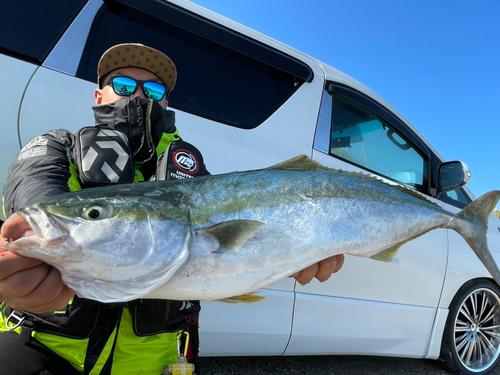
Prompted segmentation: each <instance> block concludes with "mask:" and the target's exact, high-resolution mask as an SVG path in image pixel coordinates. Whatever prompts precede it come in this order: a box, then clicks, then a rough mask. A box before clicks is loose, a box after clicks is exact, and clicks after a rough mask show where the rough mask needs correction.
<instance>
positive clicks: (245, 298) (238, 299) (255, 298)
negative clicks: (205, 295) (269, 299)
mask: <svg viewBox="0 0 500 375" xmlns="http://www.w3.org/2000/svg"><path fill="white" fill-rule="evenodd" d="M265 299H266V297H262V296H259V295H257V294H254V293H248V294H243V295H241V296H234V297H229V298H222V299H217V300H215V302H224V303H255V302H260V301H263V300H265Z"/></svg>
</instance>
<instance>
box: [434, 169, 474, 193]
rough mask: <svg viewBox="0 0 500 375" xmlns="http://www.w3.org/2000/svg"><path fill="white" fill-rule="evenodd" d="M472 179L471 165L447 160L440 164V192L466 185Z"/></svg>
mask: <svg viewBox="0 0 500 375" xmlns="http://www.w3.org/2000/svg"><path fill="white" fill-rule="evenodd" d="M470 179H471V172H470V170H469V167H467V165H466V164H465V163H462V162H461V161H447V162H444V163H441V164H440V165H439V170H438V184H439V186H438V194H442V193H446V192H447V191H452V190H455V189H458V188H459V187H461V186H464V185H465V184H466V183H467V182H469V181H470Z"/></svg>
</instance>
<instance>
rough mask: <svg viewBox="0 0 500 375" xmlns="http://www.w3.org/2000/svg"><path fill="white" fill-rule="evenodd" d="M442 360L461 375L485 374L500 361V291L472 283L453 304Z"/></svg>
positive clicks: (446, 330) (485, 282)
mask: <svg viewBox="0 0 500 375" xmlns="http://www.w3.org/2000/svg"><path fill="white" fill-rule="evenodd" d="M440 359H441V360H442V361H443V362H444V364H445V365H446V367H448V369H449V370H451V371H452V372H454V373H455V374H460V375H478V374H479V375H486V374H489V373H490V372H491V371H493V369H494V368H495V367H496V365H497V364H498V362H499V361H500V289H499V288H498V287H497V286H496V285H495V284H493V283H491V282H489V281H487V280H471V281H469V282H467V283H466V284H464V285H463V286H462V287H461V288H460V290H459V291H458V292H457V294H456V295H455V297H454V298H453V301H452V302H451V304H450V311H449V315H448V318H447V320H446V325H445V327H444V333H443V342H442V346H441V356H440Z"/></svg>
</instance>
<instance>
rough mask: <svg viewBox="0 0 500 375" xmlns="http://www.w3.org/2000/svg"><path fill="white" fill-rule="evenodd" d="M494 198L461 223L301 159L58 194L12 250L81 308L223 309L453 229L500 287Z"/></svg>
mask: <svg viewBox="0 0 500 375" xmlns="http://www.w3.org/2000/svg"><path fill="white" fill-rule="evenodd" d="M499 198H500V191H491V192H489V193H486V194H485V195H483V196H482V197H480V198H479V199H477V200H476V201H474V202H472V203H471V204H470V205H469V206H467V207H466V208H465V209H463V210H462V211H461V212H459V213H458V214H456V215H455V214H452V213H450V212H447V211H445V210H443V209H441V208H440V207H438V206H437V205H434V204H433V203H431V202H430V201H428V200H427V199H425V198H424V197H423V196H422V195H420V194H418V193H416V192H414V191H413V190H410V189H407V188H404V187H402V186H399V185H390V184H386V183H384V182H382V181H379V180H377V179H375V178H373V177H370V176H367V175H362V174H358V173H349V172H342V171H337V170H332V169H329V168H326V167H323V166H321V165H319V164H318V163H316V162H314V161H312V160H311V159H309V158H308V157H306V156H299V157H296V158H294V159H291V160H289V161H287V162H284V163H281V164H278V165H276V166H274V167H271V168H268V169H262V170H256V171H248V172H238V173H229V174H223V175H215V176H206V177H200V178H196V179H189V180H179V181H166V182H146V183H141V184H130V185H118V186H113V187H106V188H96V189H87V190H83V191H79V192H73V193H67V194H63V195H60V196H58V197H56V198H54V199H52V200H48V201H45V202H41V203H38V204H34V205H32V206H29V207H26V208H24V209H22V210H20V211H19V212H18V213H19V214H20V215H21V216H22V217H24V218H25V219H26V221H27V222H28V223H29V224H30V225H31V227H32V229H33V233H31V234H32V235H30V236H27V237H23V238H21V239H19V240H17V241H15V242H12V243H10V244H9V245H8V248H9V250H11V251H14V252H16V253H19V254H21V255H24V256H28V257H33V258H38V259H41V260H44V261H46V262H47V263H49V264H51V265H53V266H55V267H57V268H58V269H59V270H60V271H61V274H62V277H63V280H64V282H65V283H66V284H67V285H68V286H69V287H70V288H72V289H73V290H75V292H76V293H77V294H78V295H79V296H81V297H84V298H90V299H95V300H99V301H102V302H116V301H127V300H132V299H136V298H162V299H178V300H220V299H226V298H229V297H234V296H241V295H246V294H248V293H250V292H252V291H255V290H257V289H260V288H263V287H265V286H267V285H270V284H272V283H274V282H276V281H278V280H280V279H282V278H285V277H287V276H289V275H291V274H294V273H295V272H298V271H300V270H302V269H304V268H305V267H307V266H309V265H311V264H314V263H317V262H318V261H320V260H322V259H325V258H327V257H330V256H333V255H336V254H351V255H356V256H363V257H371V258H374V259H377V260H382V261H390V260H391V259H392V257H393V256H394V253H395V252H396V250H397V249H398V248H399V247H400V246H401V245H403V244H404V243H406V242H407V241H410V240H412V239H414V238H416V237H418V236H420V235H422V234H424V233H426V232H428V231H430V230H433V229H436V228H449V229H453V230H455V231H456V232H458V233H459V234H460V235H461V236H462V237H463V238H464V239H465V240H466V241H467V243H468V244H469V245H470V247H471V248H472V250H473V251H474V252H475V253H476V254H477V256H478V257H479V259H480V260H481V261H482V262H483V264H484V265H485V266H486V268H487V269H488V271H489V272H490V273H491V275H492V276H493V277H494V279H495V280H496V281H497V283H500V271H499V269H498V267H497V265H496V263H495V261H494V259H493V257H492V256H491V254H490V251H489V249H488V246H487V240H486V230H487V223H488V218H489V215H490V213H491V212H492V210H493V209H494V207H495V206H496V204H497V202H498V200H499ZM243 300H245V298H243Z"/></svg>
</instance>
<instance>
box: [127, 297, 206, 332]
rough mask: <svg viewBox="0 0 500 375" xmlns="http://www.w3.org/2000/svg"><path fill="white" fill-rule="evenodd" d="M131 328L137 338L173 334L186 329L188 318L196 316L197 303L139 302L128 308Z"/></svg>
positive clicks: (197, 311)
mask: <svg viewBox="0 0 500 375" xmlns="http://www.w3.org/2000/svg"><path fill="white" fill-rule="evenodd" d="M129 310H130V313H131V314H132V322H133V323H132V326H133V329H134V333H135V334H136V335H137V336H149V335H155V334H158V333H165V332H175V331H178V330H179V329H183V328H184V329H186V328H187V326H188V318H189V317H190V316H194V315H198V313H199V311H200V304H199V303H198V302H197V301H171V300H153V299H148V300H141V301H140V303H139V304H136V305H133V306H132V307H130V308H129Z"/></svg>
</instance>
